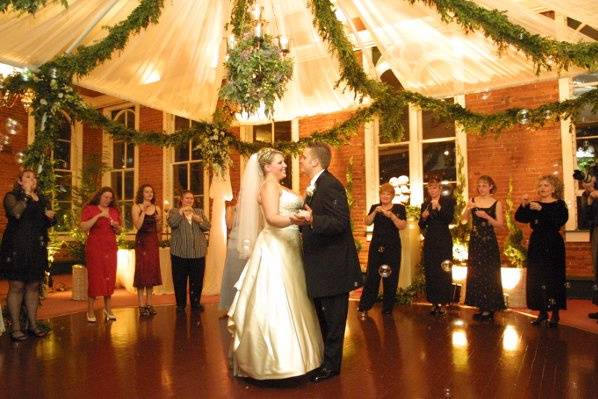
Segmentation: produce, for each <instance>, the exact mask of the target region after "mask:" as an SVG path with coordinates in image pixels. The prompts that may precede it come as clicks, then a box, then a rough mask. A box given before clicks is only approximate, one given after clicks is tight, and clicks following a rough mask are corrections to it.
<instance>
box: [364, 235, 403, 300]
mask: <svg viewBox="0 0 598 399" xmlns="http://www.w3.org/2000/svg"><path fill="white" fill-rule="evenodd" d="M399 244H400V243H399ZM384 264H386V265H389V266H390V270H391V271H392V272H391V273H390V276H388V277H384V278H383V280H382V286H383V288H384V294H383V296H382V310H383V311H384V312H391V311H392V308H393V307H394V304H395V300H396V296H397V287H398V285H399V272H400V266H401V247H400V245H399V246H398V247H397V246H395V247H390V246H386V247H385V250H383V251H382V252H379V251H378V250H377V249H376V248H375V247H374V246H373V244H370V252H369V256H368V271H367V275H366V279H365V284H364V286H363V291H362V293H361V298H360V300H359V310H370V309H371V308H372V306H374V304H375V303H376V300H378V287H379V286H380V279H381V278H382V277H380V274H379V273H378V268H379V267H380V266H381V265H384Z"/></svg>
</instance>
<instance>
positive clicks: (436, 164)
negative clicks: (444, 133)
mask: <svg viewBox="0 0 598 399" xmlns="http://www.w3.org/2000/svg"><path fill="white" fill-rule="evenodd" d="M423 163H424V181H427V180H428V177H430V176H431V175H434V176H438V177H440V178H441V179H443V180H449V181H454V180H456V179H457V173H456V167H455V142H454V141H445V142H440V143H424V144H423Z"/></svg>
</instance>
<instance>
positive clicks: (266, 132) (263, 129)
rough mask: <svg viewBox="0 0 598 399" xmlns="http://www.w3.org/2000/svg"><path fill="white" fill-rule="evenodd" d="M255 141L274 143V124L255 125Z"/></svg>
mask: <svg viewBox="0 0 598 399" xmlns="http://www.w3.org/2000/svg"><path fill="white" fill-rule="evenodd" d="M253 141H265V142H266V143H271V142H272V124H271V123H268V124H266V125H255V126H254V127H253Z"/></svg>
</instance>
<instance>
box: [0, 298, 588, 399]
mask: <svg viewBox="0 0 598 399" xmlns="http://www.w3.org/2000/svg"><path fill="white" fill-rule="evenodd" d="M216 306H217V305H216V304H213V305H207V306H206V311H205V312H204V313H190V312H189V311H188V312H187V313H183V314H178V313H176V311H175V308H174V306H162V307H157V309H158V314H157V315H156V316H155V317H153V318H149V319H139V316H138V312H137V309H136V308H126V309H117V310H116V311H115V313H116V316H117V317H118V320H117V321H115V322H106V321H104V320H98V322H97V323H88V322H87V321H85V317H84V313H81V314H77V315H71V316H64V317H58V318H55V319H52V320H51V321H50V324H51V325H52V327H53V332H52V334H51V335H50V336H48V337H47V338H46V339H33V338H31V339H29V340H27V341H25V342H22V343H18V344H16V343H13V342H11V341H10V339H9V338H8V336H6V335H4V336H2V337H0V392H9V393H10V395H9V396H8V397H27V398H30V397H31V398H43V397H52V398H54V397H85V398H106V397H112V398H121V397H123V398H125V397H126V398H131V397H144V398H145V397H148V398H152V397H158V398H162V397H164V398H166V397H177V398H187V397H190V398H197V397H201V398H204V397H205V398H213V397H215V398H220V397H222V398H237V397H242V398H264V397H275V398H287V397H288V398H293V397H294V398H304V397H309V398H329V397H333V398H335V399H338V398H344V397H347V398H353V397H364V398H377V397H389V398H390V397H405V398H412V397H416V398H442V397H444V398H446V397H464V398H468V397H486V396H487V397H598V389H597V388H596V384H595V382H594V381H595V377H596V370H597V368H598V339H597V338H598V336H596V335H595V334H591V333H588V332H585V331H581V330H577V329H574V328H570V327H565V326H559V327H558V328H553V329H549V328H538V327H534V326H531V325H530V324H529V321H530V318H528V317H526V316H523V315H520V314H517V313H512V312H508V311H507V312H501V313H499V314H497V315H496V317H495V320H494V321H485V322H478V321H474V320H473V318H472V316H473V313H474V311H473V309H466V308H463V309H459V308H454V309H451V312H449V313H448V314H447V315H444V316H441V317H438V316H436V317H435V316H431V315H430V314H429V307H427V306H420V305H413V306H398V307H397V308H396V309H395V311H394V313H393V314H392V315H390V316H383V315H382V314H381V312H380V309H379V305H376V306H375V307H374V308H373V309H372V311H370V312H369V317H368V318H366V319H365V320H360V319H359V317H357V310H356V303H354V302H351V304H350V310H349V319H348V331H350V334H348V335H347V337H346V341H345V350H344V359H343V369H342V373H341V375H340V376H339V377H336V378H333V379H331V380H328V381H326V382H324V383H321V384H317V385H315V384H312V383H310V382H309V381H308V380H307V379H306V378H304V379H298V380H297V381H295V382H294V384H292V385H291V384H287V385H285V384H271V383H268V382H262V383H252V382H251V381H248V380H244V379H237V378H234V377H232V376H231V372H230V370H229V368H228V357H227V354H228V348H229V344H230V336H229V333H228V331H227V328H226V320H225V319H219V318H218V317H219V316H220V312H218V310H217V308H216ZM33 382H35V383H33Z"/></svg>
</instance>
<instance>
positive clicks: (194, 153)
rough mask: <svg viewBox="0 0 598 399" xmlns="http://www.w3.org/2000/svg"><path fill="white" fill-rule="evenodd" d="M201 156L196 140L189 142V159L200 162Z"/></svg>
mask: <svg viewBox="0 0 598 399" xmlns="http://www.w3.org/2000/svg"><path fill="white" fill-rule="evenodd" d="M201 156H202V151H201V148H200V147H199V146H198V140H192V141H191V159H194V160H200V159H201Z"/></svg>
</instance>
